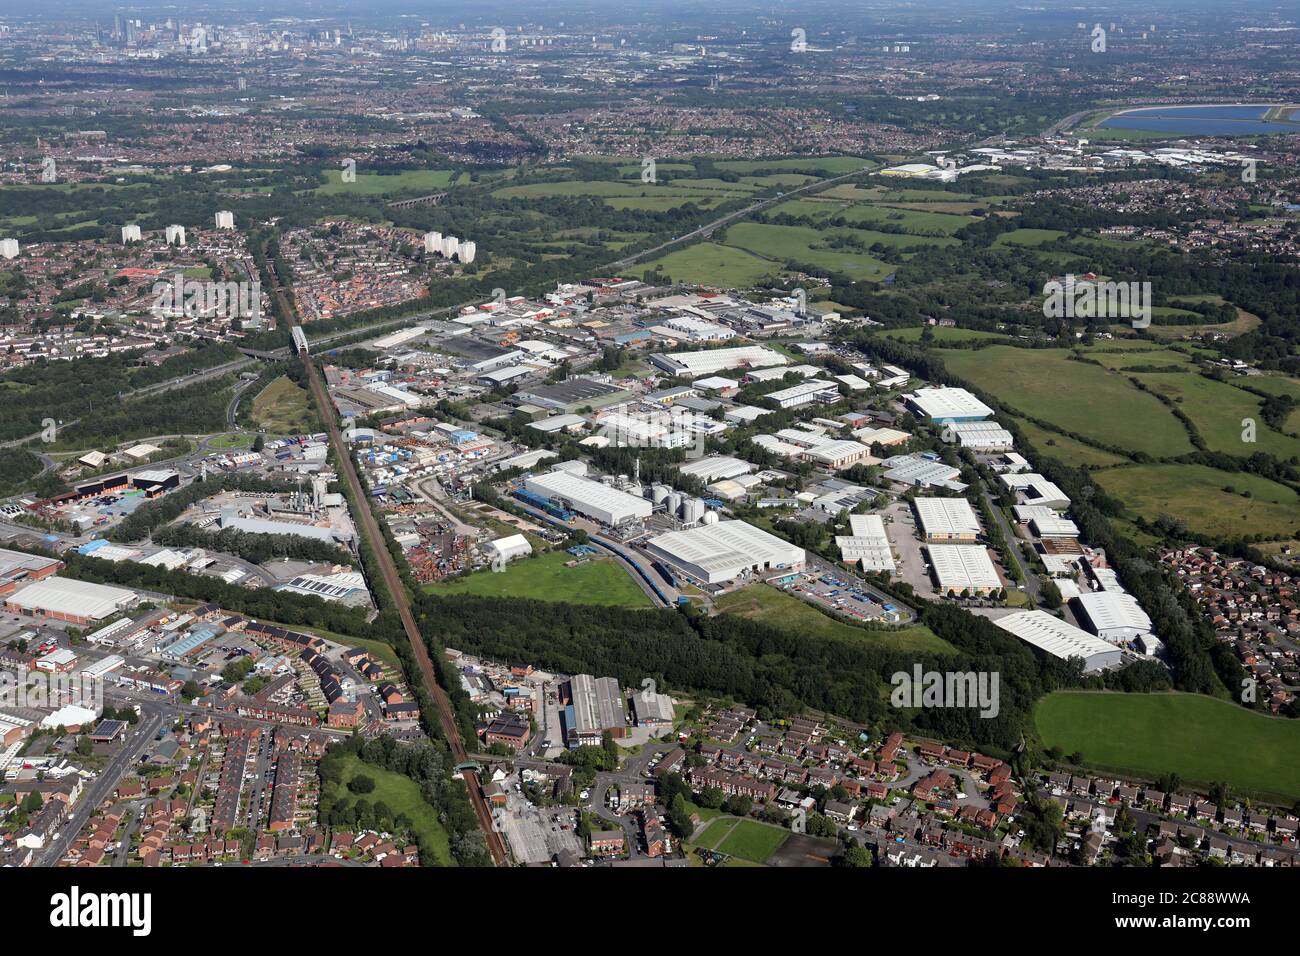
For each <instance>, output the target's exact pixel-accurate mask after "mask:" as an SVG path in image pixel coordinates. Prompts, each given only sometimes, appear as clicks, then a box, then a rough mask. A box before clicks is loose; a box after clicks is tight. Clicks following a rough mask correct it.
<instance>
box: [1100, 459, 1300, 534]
mask: <svg viewBox="0 0 1300 956" xmlns="http://www.w3.org/2000/svg"><path fill="white" fill-rule="evenodd" d="M1093 477H1094V478H1095V479H1096V481H1097V483H1098V484H1099V485H1101V487H1102V488H1103V489H1104V490H1105V491H1106V492H1107V493H1109V494H1111V495H1113V496H1114V497H1116V498H1119V499H1120V500H1121V501H1123V502H1124V505H1125V507H1127V508H1129V509H1130V510H1132V511H1133V512H1135V513H1136V514H1139V515H1142V516H1143V517H1145V518H1147V519H1148V520H1153V519H1155V518H1157V517H1159V516H1160V515H1169V516H1170V517H1175V518H1179V519H1181V520H1182V521H1185V522H1186V523H1187V526H1188V528H1190V529H1191V530H1192V531H1198V532H1201V533H1202V534H1208V535H1212V536H1222V537H1225V538H1238V537H1241V536H1242V535H1254V534H1263V535H1267V536H1268V537H1269V538H1284V537H1289V536H1291V535H1292V534H1293V533H1294V532H1295V530H1296V529H1297V528H1300V496H1298V495H1296V493H1295V492H1294V491H1292V490H1291V489H1290V488H1287V487H1286V486H1285V485H1279V484H1277V483H1276V482H1273V481H1269V480H1268V479H1266V478H1261V477H1259V476H1258V475H1249V474H1245V473H1240V472H1237V473H1232V472H1226V471H1219V470H1218V469H1216V468H1209V467H1207V466H1205V465H1132V466H1126V467H1122V468H1108V469H1105V470H1102V471H1095V472H1093ZM1225 487H1232V488H1233V489H1234V491H1233V492H1227V491H1224V490H1223V489H1224V488H1225ZM1246 491H1249V492H1250V495H1251V496H1250V497H1249V498H1246V497H1243V494H1242V493H1243V492H1246Z"/></svg>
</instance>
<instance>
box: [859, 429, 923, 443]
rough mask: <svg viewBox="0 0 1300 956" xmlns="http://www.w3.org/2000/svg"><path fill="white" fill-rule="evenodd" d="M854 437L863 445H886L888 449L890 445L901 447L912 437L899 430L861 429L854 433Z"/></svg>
mask: <svg viewBox="0 0 1300 956" xmlns="http://www.w3.org/2000/svg"><path fill="white" fill-rule="evenodd" d="M853 437H854V438H856V439H857V440H858V441H860V442H862V444H864V445H867V446H868V447H869V446H871V445H884V446H885V447H886V448H888V447H889V446H890V445H901V444H903V442H905V441H907V440H908V439H909V438H911V437H912V436H911V435H909V434H908V433H907V432H905V431H902V430H901V429H898V428H872V427H867V428H859V429H857V430H856V431H855V432H854V433H853Z"/></svg>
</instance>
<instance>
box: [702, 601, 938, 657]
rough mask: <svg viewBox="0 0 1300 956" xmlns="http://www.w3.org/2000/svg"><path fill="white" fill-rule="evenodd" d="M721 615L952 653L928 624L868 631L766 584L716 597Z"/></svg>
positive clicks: (819, 634) (879, 643) (803, 631)
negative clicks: (735, 615) (731, 615)
mask: <svg viewBox="0 0 1300 956" xmlns="http://www.w3.org/2000/svg"><path fill="white" fill-rule="evenodd" d="M716 604H717V608H718V611H719V613H722V614H737V615H739V616H741V617H746V618H749V619H750V620H752V621H759V622H760V623H763V624H767V625H769V626H771V627H775V628H779V629H781V630H783V631H793V632H794V633H796V634H808V635H811V636H815V637H828V638H835V639H838V640H849V641H858V642H866V643H869V644H873V645H877V646H883V647H889V648H893V649H896V650H904V651H917V652H919V653H929V654H948V653H954V648H953V646H952V645H951V644H949V643H948V642H947V641H945V640H944V639H943V638H941V637H939V636H938V635H937V634H935V633H934V632H933V631H931V630H930V629H929V628H928V627H923V626H921V625H916V626H914V627H900V628H898V629H897V630H869V629H867V628H865V627H858V626H857V625H855V624H850V623H848V622H847V621H840V620H836V619H835V618H833V617H831V616H830V615H828V614H823V613H822V612H821V611H819V610H817V609H816V608H815V607H813V606H812V605H810V604H807V603H805V602H804V601H801V600H800V599H799V598H797V597H794V596H793V595H791V594H786V593H785V592H784V591H780V590H778V589H776V588H774V587H769V586H768V585H766V584H751V585H750V586H748V587H744V588H741V589H740V590H739V591H732V592H731V593H730V594H724V595H722V596H720V597H719V598H718V599H717V602H716Z"/></svg>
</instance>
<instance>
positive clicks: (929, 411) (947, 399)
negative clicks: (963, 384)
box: [907, 388, 993, 422]
mask: <svg viewBox="0 0 1300 956" xmlns="http://www.w3.org/2000/svg"><path fill="white" fill-rule="evenodd" d="M907 400H908V402H910V403H911V404H912V405H913V406H915V407H916V408H917V409H918V410H919V411H920V412H921V414H922V415H924V416H925V417H926V418H929V419H931V420H933V421H940V422H941V421H948V420H952V421H963V420H965V421H974V420H976V419H980V418H988V417H989V416H990V415H992V414H993V409H991V408H989V407H988V406H987V405H985V404H984V403H983V402H981V401H980V400H979V399H978V398H976V397H975V396H974V395H972V394H971V393H970V392H968V391H967V390H966V389H964V388H921V389H917V390H916V391H915V392H913V393H912V394H910V395H908V396H907Z"/></svg>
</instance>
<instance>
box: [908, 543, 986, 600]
mask: <svg viewBox="0 0 1300 956" xmlns="http://www.w3.org/2000/svg"><path fill="white" fill-rule="evenodd" d="M927 547H928V548H929V551H930V564H931V565H932V566H933V567H934V574H935V577H936V578H938V580H939V590H940V591H942V592H944V593H947V592H949V591H953V592H956V593H957V594H960V593H961V592H962V591H966V590H970V591H995V590H997V589H998V588H1000V587H1002V581H1001V579H999V578H998V569H997V568H995V567H994V566H993V560H992V559H991V558H990V557H989V552H988V549H987V548H986V547H984V546H983V545H982V544H931V545H927Z"/></svg>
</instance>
